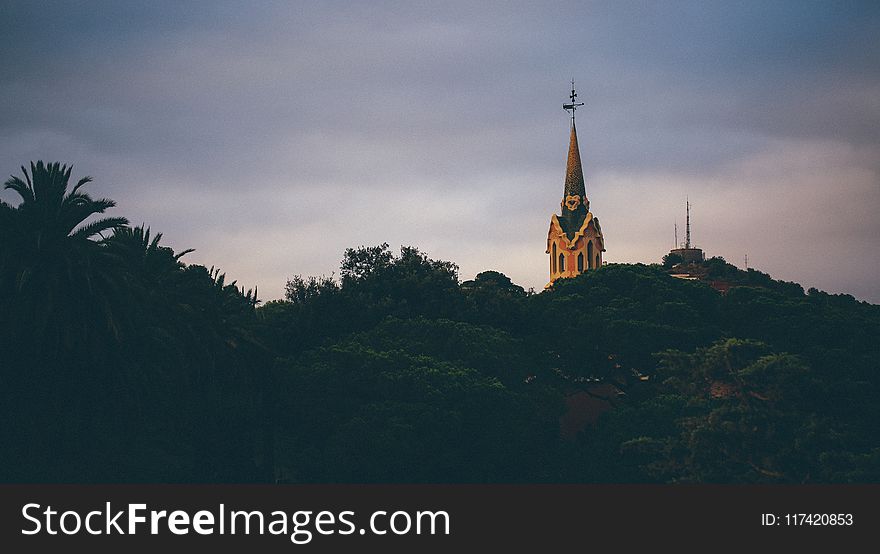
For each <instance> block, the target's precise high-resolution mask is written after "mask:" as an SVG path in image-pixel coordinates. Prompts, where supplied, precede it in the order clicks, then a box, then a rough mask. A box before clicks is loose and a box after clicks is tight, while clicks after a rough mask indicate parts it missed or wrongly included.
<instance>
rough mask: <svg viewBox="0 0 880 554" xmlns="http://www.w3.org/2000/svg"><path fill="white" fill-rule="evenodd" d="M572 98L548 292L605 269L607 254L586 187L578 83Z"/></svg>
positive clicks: (553, 223) (554, 217)
mask: <svg viewBox="0 0 880 554" xmlns="http://www.w3.org/2000/svg"><path fill="white" fill-rule="evenodd" d="M570 98H571V104H563V106H562V107H563V108H565V109H566V110H569V111H570V112H571V137H570V140H569V144H568V164H567V167H566V170H565V188H564V190H563V194H562V202H561V203H560V214H559V215H556V214H553V215H552V216H551V217H550V230H549V232H548V233H547V252H546V253H547V254H548V255H549V257H550V282H549V283H547V285H546V286H545V288H546V287H549V286H550V285H552V284H553V282H554V281H555V280H556V279H560V278H565V277H575V276H577V275H578V274H580V273H583V272H585V271H587V270H589V269H596V268H599V267H602V253H603V252H605V238H604V237H603V236H602V228H601V227H600V226H599V220H598V219H597V218H595V217H593V214H592V213H591V212H590V201H589V199H588V198H587V191H586V187H585V186H584V172H583V169H582V168H581V154H580V150H579V149H578V142H577V129H576V128H575V121H574V112H575V110H576V109H577V107H578V106H582V105H583V103H578V102H576V99H577V93H575V91H574V82H572V88H571V95H570Z"/></svg>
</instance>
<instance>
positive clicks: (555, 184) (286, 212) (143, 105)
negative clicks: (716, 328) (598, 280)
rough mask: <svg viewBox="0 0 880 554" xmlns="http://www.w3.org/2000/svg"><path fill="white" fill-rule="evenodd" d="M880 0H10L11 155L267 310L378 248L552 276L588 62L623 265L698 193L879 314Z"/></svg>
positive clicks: (1, 133)
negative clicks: (109, 201)
mask: <svg viewBox="0 0 880 554" xmlns="http://www.w3.org/2000/svg"><path fill="white" fill-rule="evenodd" d="M878 7H880V3H878V2H863V3H860V2H823V3H814V2H806V1H796V2H767V1H757V2H706V1H694V2H653V1H652V2H632V3H628V2H574V3H552V2H524V3H514V2H502V3H490V2H473V1H466V2H460V3H459V2H452V3H447V2H440V1H431V2H400V3H396V2H387V3H386V2H375V1H371V2H350V3H349V2H302V3H297V2H278V3H269V2H235V3H227V2H199V3H196V2H179V1H177V0H174V1H168V2H165V1H151V2H120V1H112V2H67V3H57V4H56V3H48V4H46V3H42V2H35V1H25V2H11V3H10V2H5V1H3V2H0V21H3V40H2V42H0V49H2V53H0V99H2V100H0V172H2V175H4V176H6V175H9V174H12V173H15V174H18V173H19V170H18V167H19V166H20V165H22V164H26V163H27V162H29V161H30V160H37V159H43V160H46V161H61V162H66V163H73V164H74V176H76V177H77V178H78V177H80V176H83V175H91V176H92V177H93V178H94V179H95V182H94V183H93V184H92V185H90V189H89V190H90V191H91V192H92V194H93V195H98V196H106V197H110V198H113V199H115V200H116V201H117V202H118V207H117V208H115V209H114V210H113V212H114V213H113V214H112V215H123V216H126V217H128V218H129V219H130V220H131V221H132V222H133V223H136V224H139V223H141V222H143V223H146V224H147V225H148V226H151V227H152V228H153V230H154V231H160V232H162V233H164V237H165V238H164V240H163V242H164V243H165V244H167V245H169V246H172V247H174V248H175V249H177V250H181V249H184V248H195V249H196V252H195V253H193V254H190V255H188V256H187V257H186V258H185V260H187V261H189V262H191V263H202V264H205V265H208V266H212V265H214V266H217V267H219V268H221V269H222V270H223V271H225V272H226V273H227V277H228V278H229V279H236V280H238V282H239V283H240V284H243V285H246V286H248V287H252V286H258V287H259V290H260V297H261V298H262V299H263V300H269V299H273V298H279V297H281V296H282V294H283V288H284V284H285V281H286V279H287V278H288V277H290V276H293V275H296V274H302V275H322V274H323V275H330V274H332V273H333V272H338V266H339V261H340V260H341V258H342V254H343V252H344V250H345V248H346V247H352V246H359V245H375V244H379V243H382V242H388V243H390V244H391V245H392V247H394V248H397V247H398V246H399V245H401V244H407V245H413V246H417V247H419V248H420V249H421V250H423V251H424V252H426V253H427V254H428V255H429V256H431V257H432V258H436V259H444V260H450V261H454V262H456V263H458V264H459V265H460V267H461V277H462V279H470V278H473V276H474V275H475V274H476V273H478V272H480V271H483V270H487V269H494V270H497V271H501V272H503V273H505V274H507V275H509V276H510V277H511V278H512V279H513V280H514V281H515V282H516V283H519V284H521V285H523V286H525V287H535V288H536V289H540V288H541V287H543V285H544V284H545V283H546V281H547V278H548V262H547V259H546V258H547V256H546V254H545V253H544V249H545V247H546V236H547V228H548V226H549V221H550V215H551V214H552V213H553V212H554V211H558V209H559V202H560V200H561V196H562V189H563V182H564V178H565V159H566V149H567V146H568V126H569V120H568V116H567V114H566V113H565V112H564V111H563V110H562V107H561V105H562V103H563V101H565V100H566V99H567V95H568V92H569V88H570V86H569V80H570V79H572V78H574V79H575V81H576V83H577V88H578V91H579V94H580V98H579V99H580V100H582V101H583V102H585V103H586V105H585V106H584V107H583V108H581V109H580V110H578V138H579V142H580V146H581V157H582V160H583V165H584V174H585V178H586V182H587V194H588V196H589V198H590V202H591V209H592V212H593V214H594V215H595V216H596V217H598V218H599V219H600V221H601V222H602V229H603V231H604V233H605V240H606V247H607V252H606V254H605V259H606V260H607V261H609V262H646V263H649V262H656V261H659V260H660V258H661V257H662V256H663V255H664V254H665V253H666V252H667V251H668V250H669V249H670V248H671V247H672V246H673V242H674V240H673V223H674V222H678V224H679V227H680V228H682V227H683V226H684V207H685V198H686V197H689V198H690V200H691V203H692V218H691V219H692V228H693V238H694V241H695V242H696V244H697V245H698V246H700V247H702V248H703V249H704V250H705V251H706V253H707V254H708V255H720V256H724V257H725V258H726V259H727V260H728V261H729V262H731V263H734V264H736V265H738V266H742V265H743V259H744V256H745V255H746V254H748V257H749V265H750V266H751V267H754V268H757V269H760V270H762V271H765V272H768V273H770V274H771V275H772V276H774V277H775V278H779V279H785V280H793V281H797V282H800V283H802V284H803V285H804V286H805V287H811V286H815V287H817V288H820V289H823V290H827V291H829V292H847V293H851V294H853V295H854V296H856V297H857V298H859V299H863V300H868V301H871V302H874V303H880V278H878V272H880V248H878V238H880V218H878V210H880V38H878V37H880V9H878ZM0 198H2V199H4V200H6V201H7V202H11V201H14V199H15V197H14V196H13V195H12V194H10V193H9V192H3V193H0ZM682 234H683V233H682Z"/></svg>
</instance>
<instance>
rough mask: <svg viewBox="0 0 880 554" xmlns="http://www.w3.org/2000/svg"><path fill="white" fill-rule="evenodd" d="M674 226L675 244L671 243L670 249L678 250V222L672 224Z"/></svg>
mask: <svg viewBox="0 0 880 554" xmlns="http://www.w3.org/2000/svg"><path fill="white" fill-rule="evenodd" d="M673 225H675V242H674V243H672V248H678V222H677V221H676V222H675V223H673Z"/></svg>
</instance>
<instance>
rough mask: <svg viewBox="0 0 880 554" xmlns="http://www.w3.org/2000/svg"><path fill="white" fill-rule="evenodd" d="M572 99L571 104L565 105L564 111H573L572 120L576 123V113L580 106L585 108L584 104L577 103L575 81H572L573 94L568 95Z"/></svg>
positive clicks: (563, 106)
mask: <svg viewBox="0 0 880 554" xmlns="http://www.w3.org/2000/svg"><path fill="white" fill-rule="evenodd" d="M568 97H569V98H571V104H563V105H562V109H563V110H565V111H569V110H571V120H572V121H574V111H575V110H576V109H578V106H583V105H584V103H583V102H578V101H577V97H578V95H577V93H576V92H575V91H574V79H572V80H571V94H569V95H568Z"/></svg>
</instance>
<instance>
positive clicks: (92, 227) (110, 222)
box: [71, 217, 128, 239]
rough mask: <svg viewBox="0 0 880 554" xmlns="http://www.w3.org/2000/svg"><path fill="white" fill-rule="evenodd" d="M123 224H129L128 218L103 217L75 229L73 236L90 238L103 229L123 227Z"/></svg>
mask: <svg viewBox="0 0 880 554" xmlns="http://www.w3.org/2000/svg"><path fill="white" fill-rule="evenodd" d="M123 225H128V220H127V219H126V218H124V217H105V218H103V219H98V220H96V221H93V222H91V223H89V224H87V225H83V226H82V227H80V228H79V229H77V230H76V231H74V232H73V234H72V235H71V237H72V238H75V239H88V238H91V237H93V236H95V235H97V234H99V233H101V232H102V231H107V230H110V229H117V228H119V227H122V226H123Z"/></svg>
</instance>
